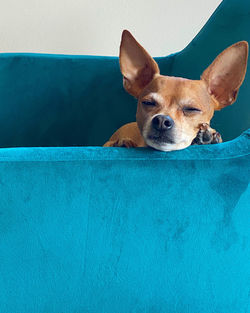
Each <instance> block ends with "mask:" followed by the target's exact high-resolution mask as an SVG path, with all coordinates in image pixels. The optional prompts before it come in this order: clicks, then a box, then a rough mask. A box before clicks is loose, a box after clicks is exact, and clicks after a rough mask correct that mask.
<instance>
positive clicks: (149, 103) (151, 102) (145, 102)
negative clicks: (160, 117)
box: [142, 100, 156, 106]
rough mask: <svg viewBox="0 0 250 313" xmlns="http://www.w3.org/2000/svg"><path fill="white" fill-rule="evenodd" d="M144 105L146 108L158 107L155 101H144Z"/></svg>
mask: <svg viewBox="0 0 250 313" xmlns="http://www.w3.org/2000/svg"><path fill="white" fill-rule="evenodd" d="M142 104H143V105H145V106H156V102H155V101H154V100H151V101H149V100H145V101H142Z"/></svg>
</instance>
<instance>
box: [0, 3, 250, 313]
mask: <svg viewBox="0 0 250 313" xmlns="http://www.w3.org/2000/svg"><path fill="white" fill-rule="evenodd" d="M249 15H250V3H249V2H248V1H245V0H240V1H236V0H224V1H223V2H222V4H221V5H220V7H219V8H218V9H217V10H216V12H215V13H214V15H213V16H212V17H211V18H210V20H209V21H208V23H207V24H206V26H205V27H204V28H203V29H202V31H201V32H200V33H199V34H198V36H197V37H196V38H195V39H194V40H193V41H192V43H191V44H190V45H189V46H188V47H187V48H185V49H184V50H183V51H181V52H180V53H177V54H174V55H171V56H168V57H163V58H158V59H157V61H158V62H159V65H160V68H161V71H162V73H163V74H168V75H180V76H184V77H189V78H198V76H199V75H200V74H201V72H202V70H203V69H205V67H206V66H207V65H208V64H209V63H210V62H211V61H212V60H213V58H214V57H215V56H216V55H217V54H218V53H219V52H220V51H221V50H222V49H224V48H225V47H226V46H228V45H230V44H232V43H234V42H236V41H238V40H243V39H244V40H248V41H250V32H249V26H250V20H249ZM168 44H170V43H168ZM249 81H250V77H249V73H248V74H247V77H246V81H245V82H244V84H243V86H242V87H241V90H240V93H239V97H238V100H237V103H235V104H234V105H233V106H232V107H230V108H226V109H224V110H223V111H221V112H219V113H218V114H216V116H215V121H214V126H215V127H216V128H217V129H218V130H219V131H220V132H221V133H222V136H223V138H224V139H227V141H226V142H224V143H222V144H217V145H208V146H191V147H189V148H187V149H185V150H181V151H174V152H169V153H165V152H159V151H155V150H153V149H150V148H136V149H126V148H103V147H97V146H98V145H102V144H103V143H104V142H105V141H106V140H107V139H108V137H109V136H110V135H111V134H112V132H113V131H114V130H115V129H117V128H118V127H119V126H121V125H122V124H124V123H126V122H129V121H133V120H134V115H135V108H136V102H135V100H133V99H132V97H130V96H129V95H127V94H126V93H125V91H123V89H122V78H121V75H120V73H119V67H118V59H117V58H109V57H90V56H62V55H41V54H39V55H37V54H2V55H0V107H1V114H0V119H1V121H0V134H1V136H0V145H1V147H2V148H1V149H0V313H33V312H34V313H111V312H114V313H116V312H119V313H129V312H132V313H146V312H147V313H197V312H200V313H249V312H250V303H249V302H250V205H249V202H250V201H249V199H250V185H249V178H250V157H249V154H250V153H249V152H250V129H249V125H250V114H249V111H250V110H249V100H248V99H249V96H250V88H249ZM73 146H75V147H73ZM77 146H78V147H77ZM84 146H85V147H84Z"/></svg>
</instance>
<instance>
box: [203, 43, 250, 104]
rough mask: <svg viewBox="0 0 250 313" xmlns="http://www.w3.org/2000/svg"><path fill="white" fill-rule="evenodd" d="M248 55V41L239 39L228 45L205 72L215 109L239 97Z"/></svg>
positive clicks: (204, 79) (205, 79)
mask: <svg viewBox="0 0 250 313" xmlns="http://www.w3.org/2000/svg"><path fill="white" fill-rule="evenodd" d="M247 57H248V43H247V42H246V41H239V42H237V43H235V44H234V45H232V46H230V47H228V48H227V49H226V50H224V51H223V52H222V53H221V54H219V55H218V56H217V58H216V59H215V60H214V61H213V63H212V64H211V65H210V66H209V67H208V68H207V69H206V70H205V71H204V72H203V74H202V76H201V79H202V80H203V81H205V82H206V84H207V87H208V91H209V93H210V94H211V95H212V96H213V97H214V99H215V101H214V102H215V110H220V109H222V108H224V107H225V106H228V105H230V104H232V103H234V101H235V100H236V98H237V94H238V91H239V88H240V86H241V84H242V82H243V80H244V78H245V74H246V68H247Z"/></svg>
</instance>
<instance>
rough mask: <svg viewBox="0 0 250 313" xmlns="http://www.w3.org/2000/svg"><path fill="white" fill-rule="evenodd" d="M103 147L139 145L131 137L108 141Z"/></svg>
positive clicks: (131, 146) (133, 146)
mask: <svg viewBox="0 0 250 313" xmlns="http://www.w3.org/2000/svg"><path fill="white" fill-rule="evenodd" d="M103 147H125V148H136V147H138V145H137V144H136V143H135V142H134V141H133V140H132V139H130V138H122V139H116V140H110V141H107V142H106V143H105V144H104V145H103Z"/></svg>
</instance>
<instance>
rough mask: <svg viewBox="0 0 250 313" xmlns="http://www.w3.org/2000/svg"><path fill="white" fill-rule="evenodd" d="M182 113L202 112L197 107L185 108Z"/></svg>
mask: <svg viewBox="0 0 250 313" xmlns="http://www.w3.org/2000/svg"><path fill="white" fill-rule="evenodd" d="M182 111H183V113H184V114H192V113H200V112H201V110H200V109H198V108H195V107H183V108H182Z"/></svg>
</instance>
